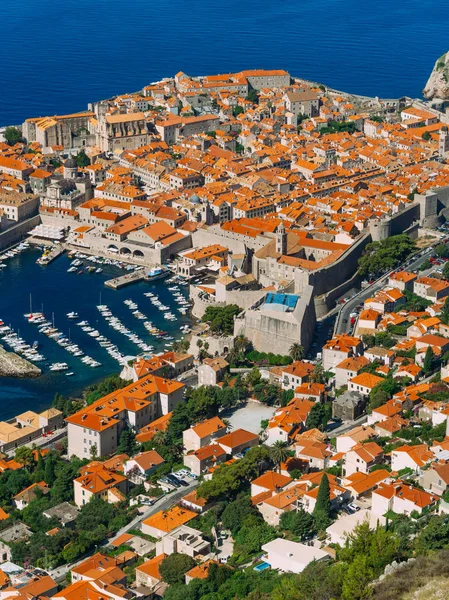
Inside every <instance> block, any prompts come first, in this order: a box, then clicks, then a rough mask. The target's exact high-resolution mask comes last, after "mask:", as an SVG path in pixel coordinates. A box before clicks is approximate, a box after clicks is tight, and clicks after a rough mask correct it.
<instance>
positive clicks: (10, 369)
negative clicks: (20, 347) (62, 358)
mask: <svg viewBox="0 0 449 600" xmlns="http://www.w3.org/2000/svg"><path fill="white" fill-rule="evenodd" d="M40 374H41V370H40V369H39V368H38V367H36V366H35V365H33V364H32V363H30V362H28V361H27V360H25V359H24V358H21V357H20V356H17V354H14V352H7V351H6V350H5V349H4V348H3V346H0V377H39V375H40Z"/></svg>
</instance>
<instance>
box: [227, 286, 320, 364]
mask: <svg viewBox="0 0 449 600" xmlns="http://www.w3.org/2000/svg"><path fill="white" fill-rule="evenodd" d="M315 321H316V319H315V305H314V302H313V288H312V287H310V286H309V287H308V288H305V289H304V291H303V293H302V294H301V295H300V296H299V295H295V294H282V293H278V294H276V293H272V292H269V293H268V294H266V295H265V296H264V297H263V298H262V299H260V300H259V301H258V302H256V303H255V304H254V305H253V306H252V307H251V308H249V309H247V310H245V311H243V312H242V313H240V314H239V315H238V316H237V317H236V319H235V322H234V335H235V336H237V335H244V336H245V337H247V338H248V339H249V340H250V341H251V342H252V343H253V345H254V347H255V349H256V350H259V351H266V350H267V349H269V351H270V352H273V353H275V354H284V355H285V354H288V351H289V348H290V347H291V345H292V344H294V343H298V344H301V345H302V346H303V347H304V348H305V349H306V350H307V348H308V347H309V344H310V342H311V341H312V337H313V331H314V328H315Z"/></svg>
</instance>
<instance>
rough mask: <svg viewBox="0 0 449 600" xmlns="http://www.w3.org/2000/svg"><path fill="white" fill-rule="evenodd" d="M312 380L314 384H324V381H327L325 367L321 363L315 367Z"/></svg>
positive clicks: (311, 376)
mask: <svg viewBox="0 0 449 600" xmlns="http://www.w3.org/2000/svg"><path fill="white" fill-rule="evenodd" d="M310 380H311V381H312V382H313V383H324V380H325V377H324V367H323V365H322V364H321V363H317V364H316V365H315V366H314V368H313V371H312V373H311V375H310Z"/></svg>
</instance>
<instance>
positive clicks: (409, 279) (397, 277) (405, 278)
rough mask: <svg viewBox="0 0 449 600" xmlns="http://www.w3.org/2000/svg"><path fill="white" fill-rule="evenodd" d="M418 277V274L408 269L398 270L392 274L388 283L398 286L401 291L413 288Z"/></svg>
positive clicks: (391, 285)
mask: <svg viewBox="0 0 449 600" xmlns="http://www.w3.org/2000/svg"><path fill="white" fill-rule="evenodd" d="M416 279H417V275H415V274H414V273H409V272H408V271H398V272H397V273H393V274H392V275H390V277H389V279H388V285H389V286H390V287H394V288H397V289H398V290H400V291H401V292H405V291H406V290H407V291H409V292H411V291H412V290H413V282H414V281H415V280H416Z"/></svg>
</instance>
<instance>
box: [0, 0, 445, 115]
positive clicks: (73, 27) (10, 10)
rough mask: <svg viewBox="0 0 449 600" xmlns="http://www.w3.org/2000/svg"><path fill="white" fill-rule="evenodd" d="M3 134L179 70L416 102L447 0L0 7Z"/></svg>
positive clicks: (63, 0) (67, 2) (70, 1)
mask: <svg viewBox="0 0 449 600" xmlns="http://www.w3.org/2000/svg"><path fill="white" fill-rule="evenodd" d="M0 22H1V24H2V29H3V31H5V32H7V37H6V40H7V41H6V43H7V50H5V51H4V52H3V53H2V64H1V68H0V125H9V124H19V123H21V122H22V121H23V120H24V119H25V118H27V117H35V116H40V115H51V114H64V113H67V112H71V111H76V110H84V109H85V108H86V105H87V103H88V102H89V101H95V100H99V99H101V98H106V97H108V96H111V95H114V94H118V93H124V92H129V91H134V90H137V89H140V88H142V87H143V86H144V85H147V84H148V83H150V82H152V81H155V80H158V79H160V78H162V77H167V76H173V75H174V74H175V73H176V72H178V71H179V70H183V71H185V72H186V73H189V74H192V75H202V74H206V73H220V72H226V73H227V72H230V71H237V70H240V69H248V68H285V69H288V70H289V71H290V72H291V73H292V74H294V75H297V76H299V77H305V78H310V79H314V80H316V81H322V82H323V83H326V84H328V85H330V86H333V87H335V88H337V89H341V90H347V91H351V92H355V93H359V94H367V95H379V96H383V97H397V96H401V95H404V94H408V95H411V96H418V95H420V93H421V90H422V89H423V87H424V85H425V83H426V80H427V77H428V76H429V74H430V71H431V69H432V67H433V65H434V63H435V61H436V60H437V58H438V57H439V56H440V55H441V54H443V52H446V51H447V50H448V49H449V46H448V36H447V31H448V27H449V10H448V5H447V1H446V0H428V1H427V2H425V3H423V2H421V1H420V0H409V1H408V2H406V3H403V2H390V0H377V2H360V0H301V2H298V0H283V2H267V1H266V0H262V1H261V2H258V3H257V4H255V3H254V2H251V1H250V0H228V2H226V3H225V4H223V2H214V1H213V0H212V1H210V0H209V1H207V2H206V1H205V0H196V1H195V2H188V1H187V0H171V2H167V1H165V0H152V1H149V0H132V1H129V2H128V1H126V0H95V2H93V1H92V0H60V1H59V2H55V0H39V2H37V1H36V0H20V2H19V1H18V0H1V2H0Z"/></svg>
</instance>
